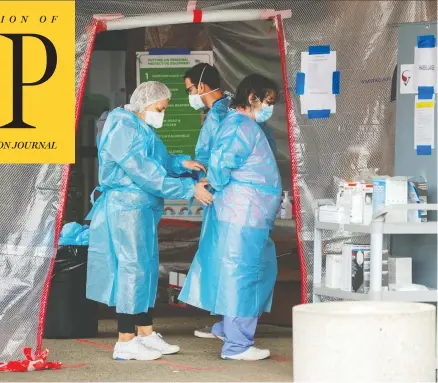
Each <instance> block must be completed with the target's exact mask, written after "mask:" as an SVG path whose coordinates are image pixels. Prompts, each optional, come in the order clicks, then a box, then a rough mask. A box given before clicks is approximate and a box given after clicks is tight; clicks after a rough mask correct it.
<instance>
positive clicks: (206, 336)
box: [195, 330, 224, 340]
mask: <svg viewBox="0 0 438 383" xmlns="http://www.w3.org/2000/svg"><path fill="white" fill-rule="evenodd" d="M195 336H196V337H197V338H202V339H220V340H224V337H223V336H216V335H214V334H212V333H211V332H203V331H197V330H196V331H195Z"/></svg>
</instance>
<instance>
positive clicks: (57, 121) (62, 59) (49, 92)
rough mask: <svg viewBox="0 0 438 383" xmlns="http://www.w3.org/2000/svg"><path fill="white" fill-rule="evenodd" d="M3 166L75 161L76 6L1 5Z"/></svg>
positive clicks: (0, 157) (46, 3) (40, 3)
mask: <svg viewBox="0 0 438 383" xmlns="http://www.w3.org/2000/svg"><path fill="white" fill-rule="evenodd" d="M0 68H1V70H0V163H2V164H12V163H15V164H71V163H74V162H75V2H74V1H69V0H62V1H4V0H2V1H1V4H0Z"/></svg>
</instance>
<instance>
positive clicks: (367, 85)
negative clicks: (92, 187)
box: [0, 0, 436, 361]
mask: <svg viewBox="0 0 438 383" xmlns="http://www.w3.org/2000/svg"><path fill="white" fill-rule="evenodd" d="M196 7H197V9H240V10H242V9H274V8H275V9H278V10H281V9H292V17H291V18H289V19H286V20H284V23H283V25H284V34H285V39H286V43H287V44H286V45H287V54H286V57H285V59H286V60H285V65H286V71H287V75H288V82H287V83H286V84H285V86H286V89H287V90H288V91H290V95H291V96H292V105H293V108H291V109H290V110H288V116H287V117H288V118H290V122H291V124H289V127H288V129H289V131H288V138H289V142H288V144H289V145H291V167H292V171H293V183H294V185H293V195H294V203H295V209H296V212H295V213H296V219H297V236H298V240H299V247H300V256H301V260H302V264H301V268H302V275H303V277H304V278H303V292H302V300H303V302H305V301H309V300H310V299H311V286H310V283H309V281H311V277H312V276H311V269H312V255H313V254H312V253H313V250H312V240H313V230H312V229H313V227H312V226H313V214H312V210H311V203H312V201H314V200H315V199H316V198H323V197H332V196H334V190H335V184H336V181H337V180H338V179H339V178H343V177H347V176H353V175H355V174H357V173H358V172H359V171H360V169H361V168H364V167H377V168H380V169H382V172H385V173H389V174H391V172H392V170H393V169H392V164H393V158H394V155H393V150H394V124H395V119H394V118H393V112H392V109H393V106H391V102H390V89H391V81H390V78H391V77H392V74H393V71H394V67H395V63H396V53H397V52H396V50H397V48H396V42H397V24H398V23H402V22H419V21H432V20H436V2H435V1H366V2H365V1H348V2H346V1H282V0H276V1H273V0H272V1H270V0H268V1H262V0H243V1H224V0H217V1H197V2H196ZM186 9H187V1H183V0H181V1H167V0H162V1H154V2H149V1H142V2H140V1H123V2H122V1H113V0H97V1H95V0H77V1H76V90H77V118H78V116H79V106H80V104H81V94H82V90H83V87H84V83H85V81H84V79H85V75H86V71H87V67H88V62H89V60H90V54H91V51H90V49H88V50H87V47H90V46H91V45H90V42H92V40H93V34H92V33H87V31H88V32H92V31H93V27H91V28H90V24H91V23H92V19H93V15H94V14H117V13H121V14H123V15H125V16H137V15H142V14H150V13H158V12H177V11H185V10H186ZM94 28H95V27H94ZM213 28H214V26H213ZM218 28H222V27H221V26H219V27H218ZM224 33H225V31H224ZM243 40H244V39H243ZM243 40H242V41H243ZM239 43H240V41H237V40H236V41H235V45H234V47H236V48H234V49H240V48H237V47H238V44H239ZM321 44H330V46H331V48H332V49H333V50H336V51H337V57H338V63H337V68H338V70H340V71H341V94H340V95H339V96H338V97H337V113H336V114H335V115H332V116H331V117H330V118H329V119H328V120H308V119H307V117H305V116H303V115H301V114H300V113H299V109H300V108H299V99H298V97H297V96H296V95H295V91H294V90H295V74H296V72H297V71H298V70H299V69H300V54H301V52H302V51H307V49H308V47H309V46H310V45H321ZM247 48H248V50H250V51H253V52H257V48H258V47H257V46H251V47H247ZM222 52H223V54H224V55H225V56H224V57H225V59H226V56H227V55H229V54H230V52H233V50H232V49H231V48H230V50H225V49H224V50H223V51H222ZM257 54H262V53H261V52H260V53H255V54H254V56H257ZM230 59H231V60H232V58H230ZM226 62H227V61H226V60H223V63H224V64H223V65H225V63H226ZM252 65H253V64H252ZM222 69H224V68H222ZM254 69H255V70H257V71H260V72H261V73H265V72H264V70H263V69H264V68H260V69H259V68H258V67H257V68H254ZM236 72H237V70H236ZM238 73H239V72H238ZM242 73H243V71H242ZM236 76H238V75H237V74H236ZM235 80H236V79H234V80H227V79H226V81H230V83H231V82H233V81H235ZM278 109H281V108H278ZM276 118H278V117H276ZM274 121H275V120H274ZM68 176H69V167H68V166H49V165H42V166H41V165H22V166H16V165H2V166H1V167H0V180H1V181H2V183H1V185H2V189H1V191H0V197H1V198H0V201H1V206H2V215H1V217H0V360H3V361H7V360H12V359H17V358H21V357H22V352H23V348H24V347H26V346H29V347H33V348H34V349H36V350H39V349H40V348H41V340H42V332H43V327H44V317H45V305H46V300H47V291H48V286H49V281H50V277H51V271H52V270H51V268H52V266H53V259H54V256H55V252H56V245H55V243H57V239H58V236H59V230H60V228H61V226H62V214H63V211H64V205H65V199H66V191H67V183H68ZM285 188H287V186H286V185H285ZM324 239H325V240H328V239H334V241H333V243H334V245H335V244H336V240H339V239H340V238H336V237H335V238H324Z"/></svg>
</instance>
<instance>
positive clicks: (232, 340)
mask: <svg viewBox="0 0 438 383" xmlns="http://www.w3.org/2000/svg"><path fill="white" fill-rule="evenodd" d="M258 319H259V318H239V317H226V316H224V317H223V319H222V320H221V321H220V322H219V323H216V324H215V325H214V326H213V328H212V330H211V332H212V334H214V335H216V336H221V337H224V346H223V347H222V355H225V356H232V355H237V354H241V353H242V352H245V351H246V350H248V349H249V348H250V347H251V346H252V345H253V344H254V334H255V331H256V328H257V321H258Z"/></svg>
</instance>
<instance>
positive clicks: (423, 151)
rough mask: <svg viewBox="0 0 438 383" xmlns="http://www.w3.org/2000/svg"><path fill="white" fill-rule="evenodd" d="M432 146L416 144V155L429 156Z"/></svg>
mask: <svg viewBox="0 0 438 383" xmlns="http://www.w3.org/2000/svg"><path fill="white" fill-rule="evenodd" d="M431 155H432V146H430V145H418V146H417V156H431Z"/></svg>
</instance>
